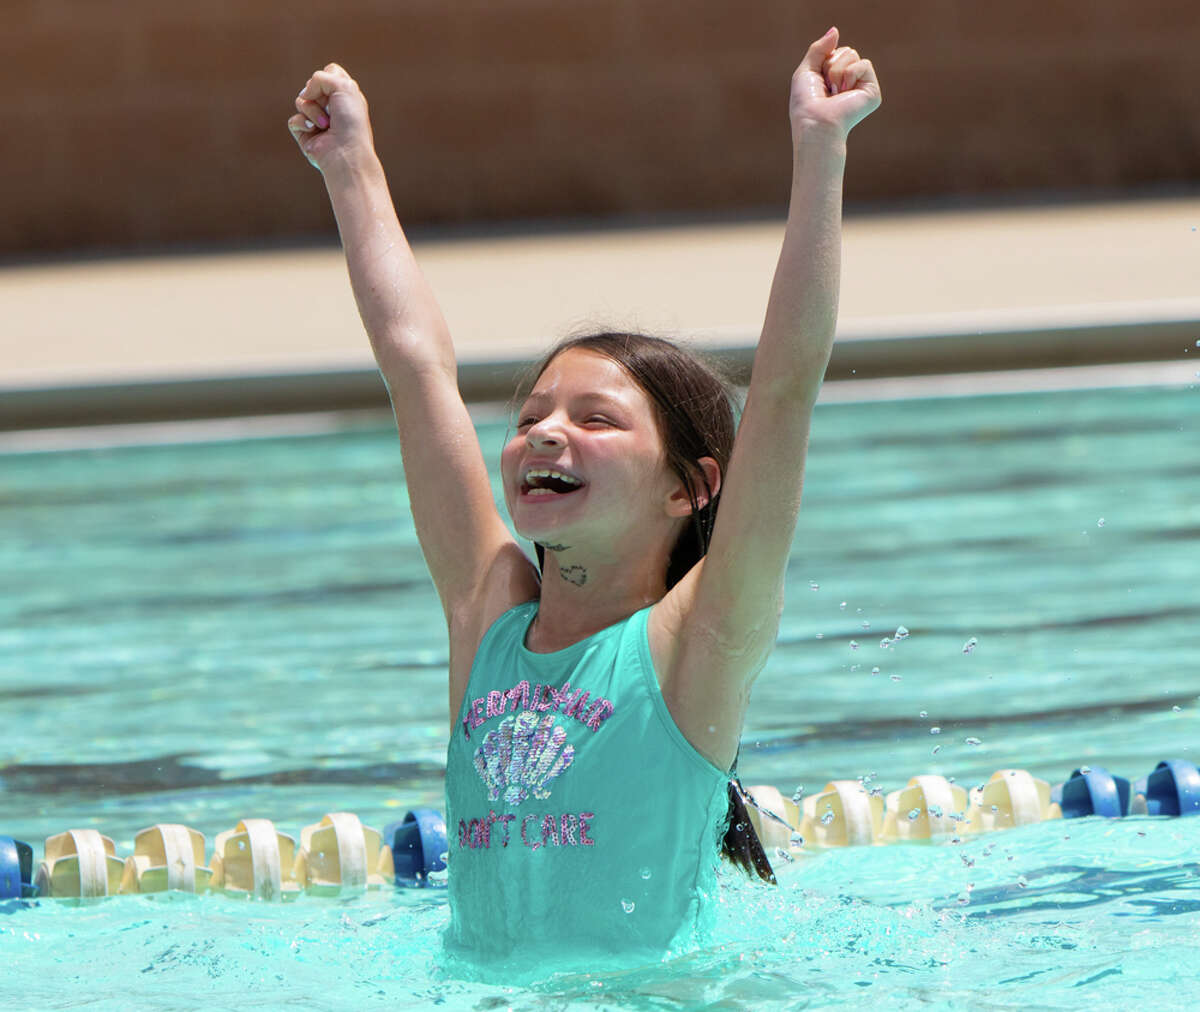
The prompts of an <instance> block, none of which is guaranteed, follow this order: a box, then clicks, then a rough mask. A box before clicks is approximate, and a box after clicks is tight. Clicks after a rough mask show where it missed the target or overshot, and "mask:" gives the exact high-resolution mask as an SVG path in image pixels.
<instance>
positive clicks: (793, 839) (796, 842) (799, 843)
mask: <svg viewBox="0 0 1200 1012" xmlns="http://www.w3.org/2000/svg"><path fill="white" fill-rule="evenodd" d="M788 843H790V844H791V845H792V846H793V847H803V846H804V837H802V836H801V835H800V834H799V833H793V834H792V835H791V836H790V837H788Z"/></svg>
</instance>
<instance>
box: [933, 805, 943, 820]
mask: <svg viewBox="0 0 1200 1012" xmlns="http://www.w3.org/2000/svg"><path fill="white" fill-rule="evenodd" d="M929 814H930V815H932V816H933V817H934V818H935V819H940V818H941V817H942V815H943V814H944V813H943V812H942V809H940V808H939V807H938V806H937V805H930V806H929Z"/></svg>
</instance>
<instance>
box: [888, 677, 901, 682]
mask: <svg viewBox="0 0 1200 1012" xmlns="http://www.w3.org/2000/svg"><path fill="white" fill-rule="evenodd" d="M888 678H890V679H891V680H892V681H893V682H898V681H900V676H899V675H888Z"/></svg>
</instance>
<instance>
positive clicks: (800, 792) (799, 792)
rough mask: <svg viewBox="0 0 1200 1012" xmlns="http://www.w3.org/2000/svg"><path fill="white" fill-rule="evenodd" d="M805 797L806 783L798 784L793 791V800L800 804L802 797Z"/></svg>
mask: <svg viewBox="0 0 1200 1012" xmlns="http://www.w3.org/2000/svg"><path fill="white" fill-rule="evenodd" d="M803 797H804V785H803V784H797V785H796V789H795V790H794V791H792V801H793V802H795V803H796V804H797V805H798V804H800V799H801V798H803Z"/></svg>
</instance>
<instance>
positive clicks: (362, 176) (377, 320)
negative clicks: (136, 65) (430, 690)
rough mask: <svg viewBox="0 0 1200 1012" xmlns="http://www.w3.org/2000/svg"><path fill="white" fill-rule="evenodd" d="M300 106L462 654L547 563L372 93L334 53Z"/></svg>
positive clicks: (303, 142) (426, 547) (297, 118)
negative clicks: (516, 515)
mask: <svg viewBox="0 0 1200 1012" xmlns="http://www.w3.org/2000/svg"><path fill="white" fill-rule="evenodd" d="M296 109H297V113H296V115H294V116H292V118H291V119H290V120H288V129H289V130H290V131H291V133H292V136H293V137H294V138H295V139H296V143H297V144H298V145H299V146H300V149H301V151H303V152H304V155H305V157H307V158H308V160H309V161H310V162H311V163H312V164H313V165H314V166H316V167H317V168H318V169H319V170H320V171H321V174H322V176H324V179H325V186H326V189H327V190H328V191H329V199H330V201H331V203H332V205H333V212H334V215H335V217H336V218H337V224H338V230H339V232H340V234H341V237H342V246H343V247H344V249H345V252H346V264H347V267H348V268H349V272H350V281H351V285H352V286H353V289H354V297H355V300H356V301H357V303H358V311H359V314H360V315H361V316H362V321H363V325H364V326H365V328H366V331H367V335H368V336H369V337H370V339H371V347H372V349H373V350H374V352H375V359H376V361H377V362H378V363H379V368H380V371H381V372H382V374H383V378H384V380H385V382H386V383H387V388H388V393H389V394H390V396H391V400H392V407H393V410H394V412H395V415H396V424H397V427H398V428H399V431H400V441H401V448H402V452H403V458H404V472H405V476H406V478H407V482H408V493H409V499H410V502H411V505H412V512H413V519H414V521H415V524H416V529H417V536H418V537H419V539H420V542H421V548H422V550H423V551H424V553H425V559H426V562H427V563H428V565H429V570H430V572H431V574H432V576H433V580H434V583H435V585H436V586H437V589H438V593H439V595H440V596H441V600H442V606H443V608H444V609H445V612H446V618H447V622H448V624H449V626H450V631H451V651H452V654H453V651H454V649H455V647H456V645H457V646H461V644H462V642H463V640H464V638H465V640H467V641H469V640H470V639H471V638H472V635H473V631H472V629H473V627H474V626H475V625H478V624H479V623H480V622H482V623H483V628H486V625H487V623H490V621H491V619H492V618H494V617H495V616H496V615H498V614H499V613H500V612H502V611H503V610H504V609H505V608H507V607H509V606H510V605H511V604H512V603H516V602H517V601H520V600H527V599H528V598H529V597H531V596H534V594H535V593H536V586H537V583H536V574H535V572H534V570H533V568H532V566H531V565H530V563H529V562H528V560H527V559H526V557H525V555H524V554H523V553H522V552H521V550H520V548H519V547H518V546H517V544H516V542H515V541H514V540H513V539H512V537H511V536H510V535H509V533H508V529H507V528H506V527H505V525H504V522H503V521H502V520H501V518H500V515H499V513H498V511H497V509H496V505H495V502H494V500H493V498H492V493H491V488H490V485H489V482H488V476H487V469H486V466H485V465H484V461H483V455H482V452H481V451H480V447H479V441H478V438H477V437H476V435H475V429H474V426H473V425H472V423H471V419H470V417H469V416H468V414H467V409H466V406H465V405H464V404H463V401H462V397H461V396H460V394H459V392H458V382H457V367H456V362H455V357H454V347H453V345H452V343H451V340H450V333H449V330H448V328H447V326H446V321H445V318H444V317H443V316H442V312H441V309H440V307H439V306H438V304H437V300H436V299H435V298H434V295H433V291H432V290H431V289H430V287H429V284H428V282H427V281H426V280H425V277H424V275H423V274H422V273H421V270H420V268H419V267H418V266H417V262H416V259H415V258H414V256H413V253H412V250H411V249H410V248H409V245H408V240H407V239H406V238H405V236H404V231H403V229H402V228H401V227H400V222H399V221H398V220H397V217H396V212H395V209H394V207H393V205H392V199H391V195H390V194H389V192H388V186H387V180H386V178H385V177H384V172H383V166H382V165H381V164H380V161H379V158H378V157H377V155H376V153H375V148H374V142H373V138H372V134H371V125H370V120H369V117H368V112H367V102H366V99H365V97H364V96H363V94H362V92H361V91H360V90H359V87H358V85H357V84H356V83H355V82H354V80H353V79H352V78H351V77H350V75H349V74H347V73H346V71H345V70H343V69H342V68H341V67H339V66H338V65H337V64H329V65H328V66H327V67H325V69H324V70H320V71H318V72H317V73H315V74H313V76H312V77H311V78H309V80H308V83H307V84H306V85H305V87H304V89H303V90H302V91H301V92H300V94H299V96H297V99H296ZM464 623H465V624H466V625H467V626H469V627H470V628H466V629H465V630H464V628H463V627H464ZM482 631H483V629H479V630H478V631H477V632H478V635H482ZM464 633H465V636H464ZM478 635H475V639H476V640H477V639H478ZM471 649H472V652H473V647H471ZM467 660H468V662H469V658H468V659H467ZM452 663H453V656H452ZM451 677H452V680H453V678H454V674H453V672H452V676H451ZM451 696H452V700H453V697H454V686H453V684H452V686H451Z"/></svg>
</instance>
